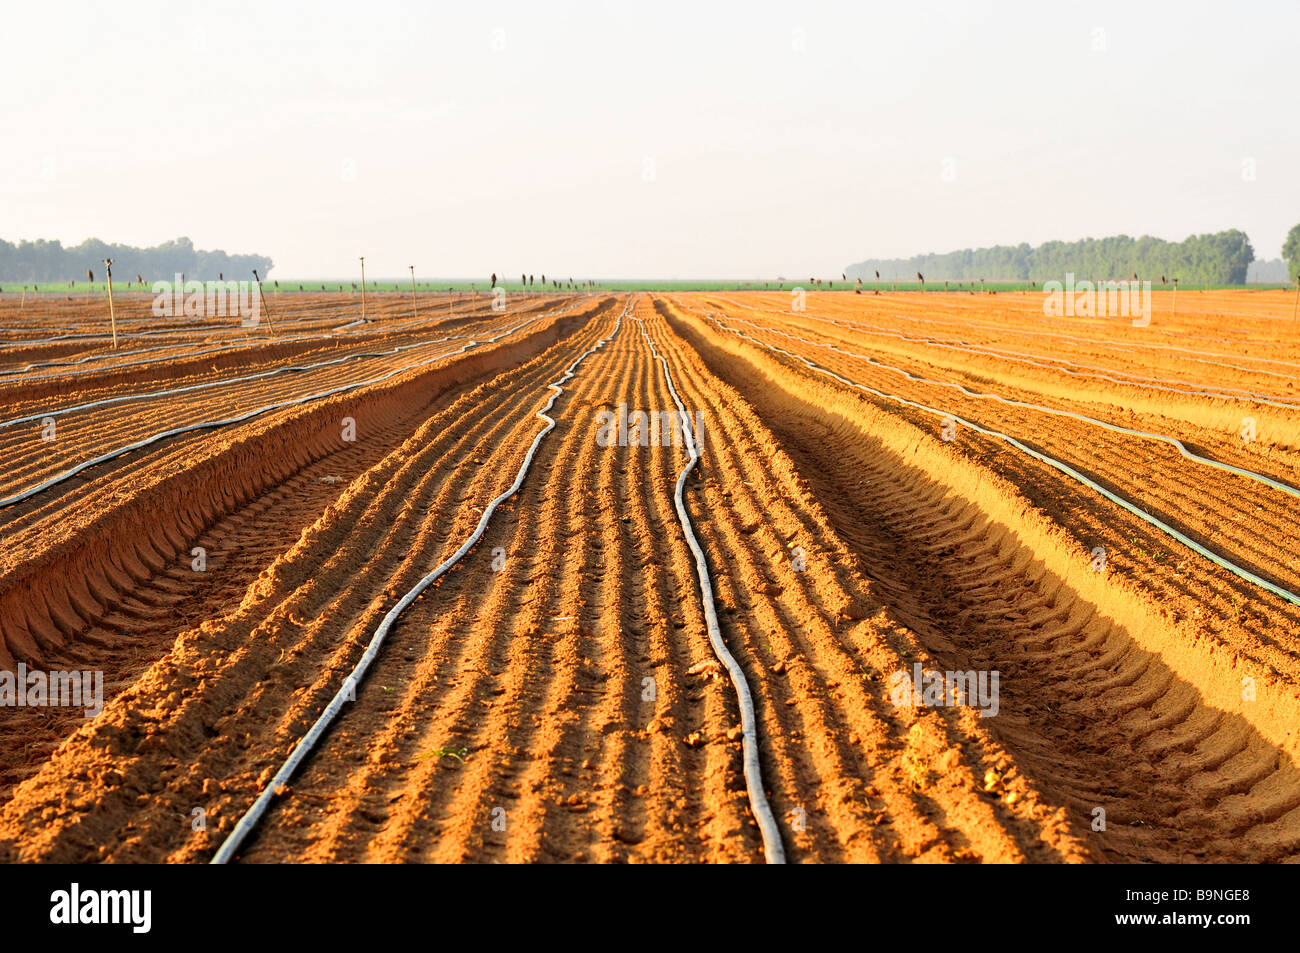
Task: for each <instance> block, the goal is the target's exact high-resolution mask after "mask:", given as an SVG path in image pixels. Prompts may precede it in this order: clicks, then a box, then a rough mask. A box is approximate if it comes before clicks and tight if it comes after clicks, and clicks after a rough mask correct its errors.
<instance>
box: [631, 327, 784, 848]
mask: <svg viewBox="0 0 1300 953" xmlns="http://www.w3.org/2000/svg"><path fill="white" fill-rule="evenodd" d="M636 321H637V324H639V325H641V336H642V337H643V338H645V340H646V343H647V344H649V345H650V353H651V354H653V355H654V357H655V358H656V359H657V360H658V361H659V363H660V364H661V365H662V367H663V372H664V382H665V383H667V385H668V392H669V393H670V394H672V396H673V403H675V404H676V405H677V412H678V413H680V414H681V421H682V437H683V438H684V439H685V440H686V449H687V451H689V453H690V457H691V458H690V460H688V461H687V463H686V466H685V467H684V468H683V469H682V472H681V473H680V474H678V477H677V488H676V489H675V490H674V491H673V505H674V506H675V507H676V508H677V519H678V520H679V521H680V522H681V524H682V533H683V535H685V537H686V545H687V546H689V547H690V548H691V552H692V553H693V554H694V556H695V575H696V576H697V577H698V579H699V583H700V601H701V602H702V603H703V605H704V621H705V624H706V625H707V626H708V630H709V642H711V643H712V645H713V653H714V654H715V655H716V656H717V657H718V659H719V660H720V661H721V662H722V664H723V665H725V666H726V667H727V672H728V673H729V674H730V675H731V685H732V687H733V688H735V690H736V701H737V702H738V703H739V706H740V730H741V735H742V737H743V738H744V743H743V746H744V763H745V788H746V790H747V791H748V792H749V806H750V809H751V810H752V811H753V812H754V819H755V820H757V821H758V829H759V832H760V833H761V834H762V837H763V856H764V857H765V858H766V859H767V862H768V863H769V864H784V863H785V848H784V846H783V845H782V843H781V831H780V828H778V827H777V824H776V818H775V817H773V816H772V807H771V805H770V804H768V802H767V795H766V794H764V792H763V768H762V765H761V764H760V762H759V759H758V727H757V726H758V718H757V716H756V715H755V714H754V697H753V695H752V694H751V692H750V690H749V682H747V681H746V680H745V670H744V669H742V668H741V667H740V663H739V662H737V661H736V657H735V656H734V655H732V654H731V650H730V649H728V648H727V643H726V642H724V641H723V640H722V629H721V627H720V626H719V625H718V611H717V608H716V607H715V606H714V604H713V583H712V581H711V579H710V577H709V563H708V560H706V559H705V558H704V549H703V548H702V547H701V546H700V541H699V539H698V538H697V537H696V535H695V528H694V527H693V526H692V525H691V517H690V514H689V513H688V512H687V511H686V500H685V499H684V497H683V496H682V490H683V489H684V487H685V486H686V478H687V477H689V476H690V475H691V471H692V470H694V469H695V467H696V465H697V464H698V463H699V462H700V449H699V447H698V446H697V445H696V443H695V434H694V428H693V426H692V424H691V416H690V414H688V413H687V412H686V405H685V404H683V403H682V399H681V397H679V396H678V395H677V388H676V387H675V386H673V376H672V373H671V372H670V371H669V370H668V361H667V360H666V359H665V358H664V356H663V355H662V354H660V353H659V348H657V347H655V342H654V341H653V340H651V339H650V335H649V334H648V333H647V332H646V329H645V322H644V321H642V320H641V319H640V318H637V319H636Z"/></svg>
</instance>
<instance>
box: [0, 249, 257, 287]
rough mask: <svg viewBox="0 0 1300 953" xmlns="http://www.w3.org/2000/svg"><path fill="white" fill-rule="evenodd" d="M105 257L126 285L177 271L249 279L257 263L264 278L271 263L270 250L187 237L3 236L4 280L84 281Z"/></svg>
mask: <svg viewBox="0 0 1300 953" xmlns="http://www.w3.org/2000/svg"><path fill="white" fill-rule="evenodd" d="M105 258H112V259H113V260H114V264H113V278H114V279H115V280H120V281H122V282H123V283H124V284H127V283H130V282H133V281H135V278H136V275H139V276H141V277H142V278H143V279H144V282H145V284H146V285H148V284H150V283H152V282H154V281H158V280H165V281H170V280H171V279H172V277H173V276H174V275H176V274H177V273H178V272H179V273H181V274H184V275H185V277H186V278H187V279H189V278H195V279H198V280H200V281H208V280H212V281H215V280H216V279H217V277H218V275H223V274H224V275H225V276H226V278H227V279H245V278H251V277H252V272H253V269H254V268H256V269H257V271H258V273H259V274H260V275H262V277H266V273H267V272H268V271H270V270H271V265H272V262H271V259H270V258H268V257H267V256H266V255H230V254H227V253H226V252H223V251H202V250H200V249H197V248H195V247H194V243H193V242H191V241H190V240H189V239H188V238H177V239H174V240H173V241H170V242H164V243H163V244H161V245H155V246H154V247H153V248H133V247H131V246H130V245H110V244H109V243H107V242H102V241H100V240H99V239H98V238H89V239H87V240H86V241H84V242H82V243H81V244H80V245H75V246H73V247H71V248H64V247H63V245H62V244H61V243H60V242H58V241H45V240H43V239H40V240H37V241H34V242H32V241H24V242H19V243H17V244H11V243H10V242H7V241H4V240H3V239H0V279H3V280H5V281H30V282H33V283H35V282H53V281H73V280H76V281H84V280H86V272H87V271H88V270H91V271H93V272H94V275H95V277H96V278H97V279H99V278H102V277H103V275H102V272H103V268H104V259H105Z"/></svg>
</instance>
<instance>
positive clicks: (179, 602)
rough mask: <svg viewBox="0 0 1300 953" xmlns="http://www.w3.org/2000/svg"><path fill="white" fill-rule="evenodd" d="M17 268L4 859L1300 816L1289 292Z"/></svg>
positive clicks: (538, 849)
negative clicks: (377, 284)
mask: <svg viewBox="0 0 1300 953" xmlns="http://www.w3.org/2000/svg"><path fill="white" fill-rule="evenodd" d="M9 298H11V296H6V300H5V301H4V303H3V304H2V305H0V537H2V538H3V547H0V670H3V671H7V672H18V671H19V667H20V666H22V670H23V671H24V672H27V673H29V674H30V672H31V671H33V670H34V671H39V672H72V671H76V672H92V671H93V672H98V673H102V678H103V710H102V712H100V713H99V714H97V715H95V716H94V717H86V711H85V706H84V705H83V706H81V707H77V706H74V705H67V704H65V705H61V706H53V705H48V704H44V705H43V704H40V703H39V702H38V703H29V704H27V705H17V704H14V703H13V702H10V703H8V704H7V705H0V738H3V741H2V742H0V861H48V862H98V861H112V862H141V861H170V862H183V863H197V862H207V861H209V860H211V859H213V858H214V857H216V856H217V855H218V851H219V850H220V849H221V847H222V845H223V843H227V842H228V838H230V835H231V834H232V833H236V832H237V836H236V838H235V839H234V840H233V841H230V846H229V847H228V848H227V849H228V851H229V853H230V857H229V858H228V859H234V860H239V861H241V862H249V863H263V862H264V863H271V862H283V861H294V862H298V861H306V862H388V861H434V862H462V861H464V862H491V861H504V862H646V861H648V862H662V861H669V862H672V861H684V862H695V861H722V862H726V861H737V862H762V861H764V859H767V860H775V859H780V858H781V857H782V856H783V857H784V859H785V860H787V861H790V862H838V861H850V862H882V863H900V862H919V861H925V862H986V863H987V862H1030V863H1061V862H1065V863H1087V862H1282V861H1294V860H1296V859H1298V858H1300V769H1298V768H1297V758H1300V655H1298V652H1300V343H1297V340H1298V339H1297V336H1296V325H1295V324H1294V323H1293V322H1292V320H1291V314H1292V310H1291V309H1292V296H1290V295H1287V294H1285V293H1282V292H1250V291H1236V292H1205V293H1198V292H1186V291H1184V293H1183V294H1182V296H1181V300H1179V301H1177V302H1176V306H1177V311H1176V313H1175V312H1174V306H1175V302H1174V301H1173V299H1172V296H1171V295H1168V294H1164V293H1161V292H1157V293H1156V294H1155V295H1154V312H1153V314H1152V320H1151V323H1150V325H1148V326H1144V327H1135V326H1133V325H1132V324H1131V323H1130V321H1129V320H1128V319H1122V318H1095V317H1079V318H1061V317H1046V316H1044V314H1043V307H1042V300H1043V299H1042V296H1041V295H1038V294H1032V293H1031V294H1020V293H1013V294H1005V293H1004V294H997V295H968V294H940V293H925V294H919V293H908V294H878V295H876V294H872V295H865V294H864V295H856V294H851V293H844V292H826V293H822V292H816V293H810V294H809V295H808V296H807V299H806V303H803V302H799V301H797V300H796V299H793V298H792V297H791V295H790V294H789V293H775V292H773V293H757V292H744V293H732V294H729V293H691V294H685V293H683V294H641V295H632V296H626V295H613V294H610V295H582V296H569V297H564V296H554V295H551V296H536V297H523V296H520V297H518V298H515V299H513V300H511V301H510V303H509V307H508V309H507V310H505V311H504V312H501V311H495V310H493V308H492V307H491V299H489V298H486V297H483V296H479V297H477V298H471V297H469V296H465V297H462V298H460V299H459V300H458V299H456V298H454V297H451V298H449V297H448V296H446V295H442V296H434V295H422V296H421V297H420V299H419V301H418V302H416V303H414V304H413V303H412V301H411V299H410V297H409V296H405V297H403V296H398V295H375V296H372V298H371V300H370V301H369V303H368V310H367V314H366V320H364V321H362V320H361V315H360V307H359V301H358V300H357V299H356V298H355V296H349V295H328V294H322V295H291V296H285V297H283V298H277V297H276V296H271V297H270V299H269V303H270V307H271V314H270V319H271V320H270V321H269V322H267V321H264V322H263V323H262V325H260V326H259V327H256V328H241V327H239V326H238V325H237V322H233V321H226V322H225V323H224V324H221V323H219V322H216V323H214V322H213V321H206V322H204V321H196V320H192V319H159V318H155V317H153V316H152V315H150V314H149V310H148V306H149V302H148V301H147V300H145V299H144V298H136V299H130V298H128V299H125V300H123V301H120V302H119V308H118V324H119V335H120V337H119V346H118V348H117V349H116V350H114V349H113V348H112V347H111V346H110V342H109V341H108V339H107V338H106V337H105V326H104V325H105V321H104V320H103V319H102V316H101V315H100V314H99V312H100V311H101V310H102V307H101V305H100V304H99V303H98V302H88V301H85V300H79V301H65V300H62V299H60V300H58V301H49V300H45V301H41V302H38V303H33V302H30V301H29V302H26V303H24V305H23V306H22V307H21V309H20V307H19V305H18V303H17V302H14V301H12V300H9ZM796 306H797V307H796ZM679 409H680V410H684V411H685V412H686V426H685V427H683V425H682V418H681V415H680V414H679V413H678V411H679ZM552 422H553V426H552ZM696 458H698V459H696ZM692 464H694V465H693V466H692ZM512 491H513V492H512ZM678 492H680V497H678V495H677V494H678ZM678 499H680V505H679V503H678ZM692 539H698V546H699V549H700V554H701V556H702V559H698V558H697V556H696V554H695V553H694V552H693V550H692V548H691V540H692ZM430 577H432V578H430ZM408 596H409V598H405V599H404V597H408ZM395 610H399V611H395ZM376 633H379V636H380V637H379V638H378V639H375V641H374V642H372V639H374V638H375V637H376ZM368 646H371V650H370V651H368V649H367V647H368ZM954 674H955V675H956V676H957V678H956V681H954V679H953V677H952V676H953V675H954ZM362 675H363V676H364V677H361V676H362ZM966 675H969V676H970V678H969V680H968V681H964V682H963V681H962V678H963V677H964V676H966ZM945 678H946V681H945ZM935 679H937V680H938V684H939V686H940V689H939V691H938V692H937V694H933V695H932V694H931V693H930V692H928V691H921V692H919V693H918V694H916V695H915V696H913V694H912V692H911V691H910V690H908V691H905V692H904V693H903V694H901V695H900V691H902V690H907V689H909V687H910V686H911V685H912V684H913V682H914V680H915V682H916V683H917V684H918V687H920V688H922V689H924V688H926V687H927V686H931V687H932V686H933V685H934V684H936V682H935ZM954 684H963V685H965V686H966V688H965V689H964V690H963V691H962V692H959V693H957V694H955V695H954V693H953V692H952V690H951V686H952V685H954ZM944 686H948V687H947V689H945V688H944ZM976 686H978V690H977V689H976ZM0 687H2V686H0ZM0 700H3V699H2V696H0ZM340 702H341V703H340ZM751 706H752V707H751ZM322 712H328V715H327V718H326V720H327V721H328V724H325V723H324V722H322V723H321V725H320V726H319V727H320V730H319V731H317V732H316V733H315V734H314V735H313V738H312V742H313V743H312V745H311V747H310V750H306V749H305V748H301V749H299V751H298V753H299V754H300V755H301V761H300V763H298V764H297V766H296V769H295V770H293V771H292V772H285V773H282V774H281V775H280V776H279V778H278V779H277V772H279V771H280V770H281V767H282V765H283V764H284V763H285V761H286V759H287V758H289V757H290V755H291V753H294V752H295V748H296V747H297V746H299V743H300V741H301V739H303V738H304V736H305V735H308V733H309V731H311V730H312V728H313V724H315V723H317V720H318V718H320V717H321V716H322ZM751 712H752V717H751ZM747 750H748V751H749V752H750V753H751V758H750V761H749V762H748V763H747V761H746V751H747ZM273 779H276V780H273ZM264 792H268V793H267V794H266V799H265V800H264V802H262V803H264V806H265V812H264V813H260V814H258V815H257V816H255V817H250V818H248V819H247V820H246V822H245V823H244V824H243V825H240V824H239V822H240V819H241V817H244V816H245V814H246V812H248V811H249V810H250V808H253V806H254V805H255V803H259V797H260V796H262V795H263V793H264ZM258 810H259V811H260V810H261V808H258ZM769 818H770V820H768V819H769ZM771 821H774V823H771ZM237 825H238V826H237ZM221 859H227V858H224V857H223V858H221Z"/></svg>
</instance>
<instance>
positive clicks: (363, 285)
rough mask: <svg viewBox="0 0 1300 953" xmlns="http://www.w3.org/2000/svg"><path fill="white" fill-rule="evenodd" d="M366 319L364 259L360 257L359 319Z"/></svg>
mask: <svg viewBox="0 0 1300 953" xmlns="http://www.w3.org/2000/svg"><path fill="white" fill-rule="evenodd" d="M365 319H366V259H365V257H364V256H363V257H362V259H361V320H362V321H364V320H365Z"/></svg>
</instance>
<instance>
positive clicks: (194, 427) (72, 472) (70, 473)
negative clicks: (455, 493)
mask: <svg viewBox="0 0 1300 953" xmlns="http://www.w3.org/2000/svg"><path fill="white" fill-rule="evenodd" d="M538 317H540V316H538ZM538 317H532V318H529V319H528V320H527V321H525V322H523V323H522V324H517V325H515V326H514V327H512V328H508V329H507V330H505V331H502V332H501V333H500V334H496V335H494V336H492V337H490V338H484V339H483V340H481V341H480V340H476V339H472V340H470V341H468V342H466V343H465V345H464V346H463V347H461V348H460V349H459V350H455V351H450V352H448V353H446V354H439V355H438V356H437V357H432V358H429V359H428V360H426V361H417V362H416V363H414V364H407V365H405V366H403V367H398V368H395V369H394V370H391V371H389V372H388V373H386V374H381V375H380V376H379V377H372V378H369V379H368V380H364V381H354V382H353V383H351V384H344V385H342V386H340V387H334V388H331V389H329V390H324V391H318V392H317V393H315V394H308V395H306V396H305V397H295V398H294V399H293V400H283V401H279V402H277V403H274V404H267V405H266V406H265V407H257V408H254V409H253V410H250V411H248V412H247V413H243V414H239V415H238V416H235V417H225V418H222V419H220V420H205V421H202V422H201V423H197V424H187V425H186V426H184V427H173V428H171V429H170V430H163V431H160V432H159V433H156V434H153V435H151V436H148V437H144V438H143V439H141V440H137V441H135V442H133V443H129V444H126V445H125V446H122V447H118V448H117V449H115V450H110V451H108V452H107V453H102V454H100V455H99V456H97V457H94V458H92V459H90V460H85V461H83V462H81V463H79V464H77V465H76V466H74V467H71V468H69V469H67V470H64V471H63V472H62V473H59V474H57V475H55V476H52V477H50V478H49V479H48V480H45V481H43V482H41V483H38V484H36V485H35V486H32V487H28V488H27V489H26V490H23V491H21V492H20V493H17V494H15V495H13V496H10V497H6V498H4V499H0V509H4V508H5V507H9V506H13V505H14V504H15V503H21V502H22V501H23V500H26V499H29V498H30V497H33V496H35V495H36V494H38V493H42V492H44V491H45V490H48V489H49V488H50V487H52V486H56V485H57V484H59V483H62V482H63V481H65V480H68V479H71V478H72V477H74V476H76V475H77V474H78V473H81V472H82V471H84V470H88V469H90V468H91V467H94V466H98V465H99V464H101V463H106V462H107V461H109V460H114V459H116V458H117V457H120V456H122V455H123V454H126V453H130V452H131V451H133V450H140V449H142V448H143V447H147V446H149V445H150V444H154V443H157V442H158V441H160V440H165V439H167V438H168V437H176V436H179V435H180V434H184V433H193V432H194V431H198V430H213V429H215V428H217V427H226V426H229V425H231V424H238V423H243V422H244V421H246V420H251V419H252V418H254V417H258V416H260V415H262V414H266V413H270V412H271V411H273V410H283V409H284V408H286V407H297V406H300V405H302V404H307V403H311V402H313V401H317V400H323V399H324V398H326V397H333V396H335V395H336V394H345V393H347V392H348V391H353V390H356V389H357V388H359V387H368V386H370V385H372V384H380V383H383V382H384V381H386V380H389V379H390V378H393V377H396V376H397V375H398V374H402V373H404V372H406V371H411V370H415V369H416V368H420V367H427V366H429V365H430V364H436V363H437V362H438V361H442V360H446V359H447V358H450V357H456V356H458V355H460V354H464V353H465V352H466V351H469V350H472V349H473V348H475V347H477V346H478V345H480V344H492V343H494V342H496V341H499V340H501V339H502V338H504V337H507V336H509V335H511V334H513V333H515V332H516V331H518V330H520V329H521V328H525V327H527V326H528V325H530V324H532V323H533V322H534V321H537V320H538Z"/></svg>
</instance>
